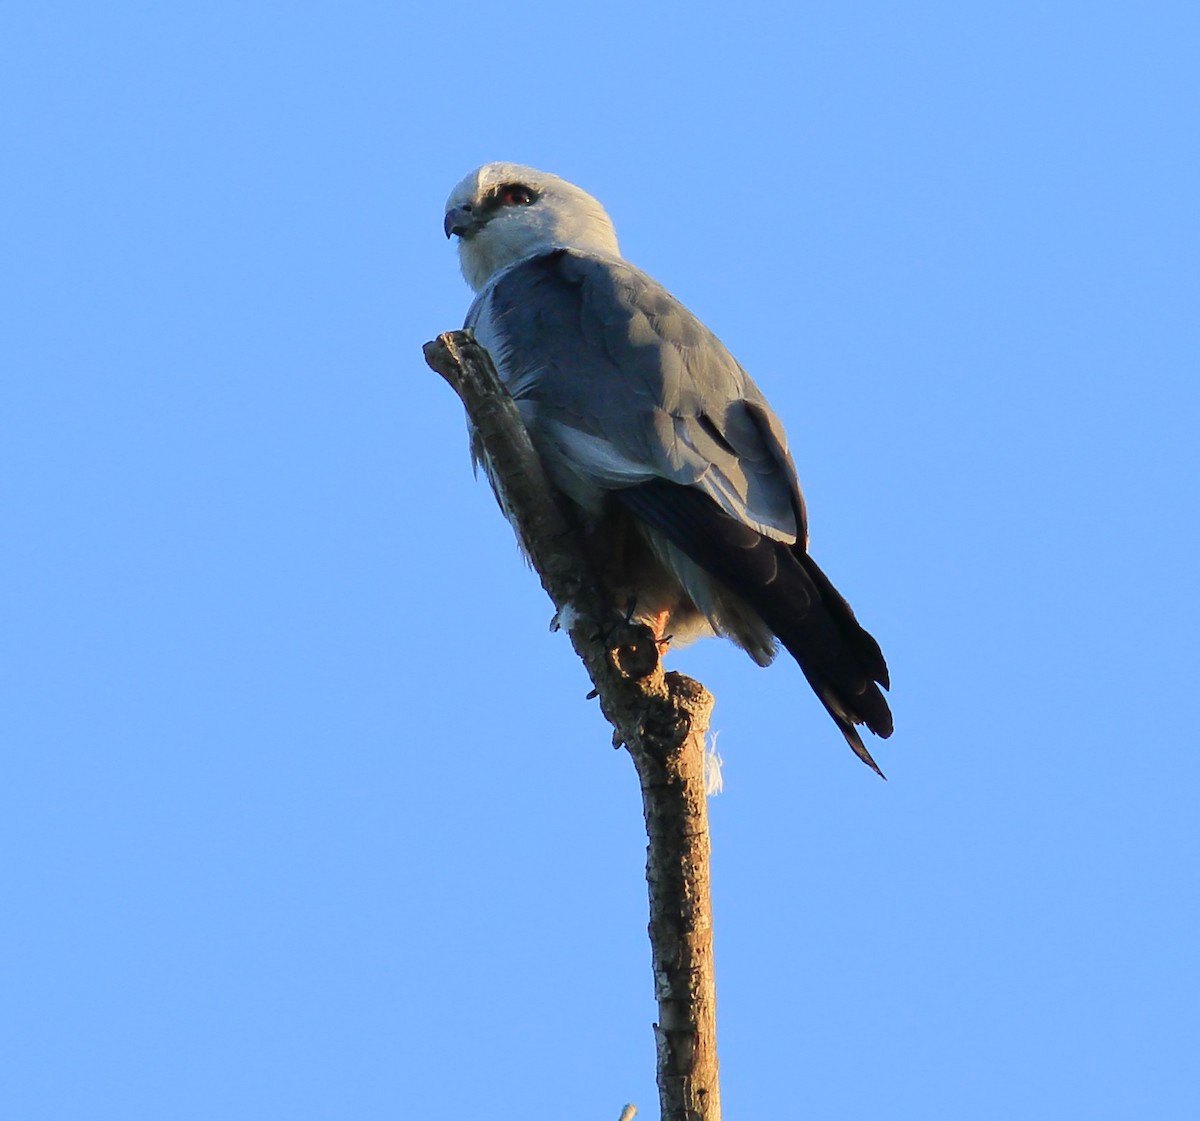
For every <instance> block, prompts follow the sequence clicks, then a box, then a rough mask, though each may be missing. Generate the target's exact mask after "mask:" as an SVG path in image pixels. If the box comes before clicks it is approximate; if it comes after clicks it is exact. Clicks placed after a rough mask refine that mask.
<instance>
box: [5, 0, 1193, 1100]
mask: <svg viewBox="0 0 1200 1121" xmlns="http://www.w3.org/2000/svg"><path fill="white" fill-rule="evenodd" d="M1198 30H1200V17H1197V15H1196V13H1195V9H1194V7H1193V6H1192V5H1187V4H1183V3H1179V4H1170V3H1157V2H1154V0H1150V2H1142V3H1138V4H1133V3H1100V4H1096V3H1092V4H1086V5H1085V4H1082V3H1079V4H1076V3H1055V4H1025V3H1016V4H1011V3H1010V4H996V3H978V4H970V5H965V4H950V3H924V4H910V5H898V4H896V5H893V4H884V3H879V2H875V3H853V2H851V3H839V4H837V5H833V4H826V5H801V6H798V7H796V8H794V9H784V8H783V7H782V6H779V7H776V6H767V5H758V4H753V3H751V4H744V5H740V6H738V7H737V8H736V10H734V11H725V10H718V9H715V8H705V9H703V10H699V11H697V10H693V8H692V7H691V6H686V7H685V6H673V5H655V6H651V10H648V11H647V10H645V9H644V7H643V6H642V5H635V4H627V3H623V2H615V3H609V4H606V5H594V4H581V5H575V6H571V7H569V8H568V7H566V6H563V7H561V8H560V9H558V10H548V9H544V8H536V7H528V6H527V7H524V8H521V7H516V8H514V7H512V6H494V5H493V6H488V7H486V9H484V10H480V11H472V10H468V9H457V10H455V9H437V10H435V8H434V6H433V5H429V6H427V7H426V8H425V9H424V10H421V11H416V12H414V11H411V10H405V6H402V5H395V4H367V3H347V4H340V5H332V4H298V5H281V4H280V5H272V4H259V3H249V4H240V5H233V4H224V3H220V2H212V0H210V2H208V3H205V4H203V5H199V4H193V3H186V2H185V3H180V4H173V5H138V4H127V3H113V4H108V5H103V6H101V5H82V4H78V3H61V4H54V3H46V4H39V5H37V6H34V5H25V6H24V10H18V11H15V12H13V13H10V15H9V16H8V19H7V27H6V33H5V36H4V41H3V43H2V44H0V56H2V57H0V106H2V108H0V113H2V114H3V117H4V122H3V145H4V152H5V156H6V164H7V165H8V169H9V170H8V171H7V172H6V174H5V182H4V194H5V197H6V202H5V206H4V213H5V221H4V222H3V223H2V224H0V239H2V241H0V276H2V277H3V281H2V282H3V286H4V306H5V315H4V316H3V321H2V322H0V361H2V366H3V374H4V376H3V378H2V379H0V426H2V429H3V431H0V503H2V506H3V520H4V524H5V527H6V530H7V532H6V534H5V546H4V550H3V554H2V555H0V567H2V570H3V580H2V591H0V612H2V617H3V627H2V632H0V659H2V660H3V672H2V673H0V694H2V697H0V700H2V706H0V737H2V741H3V747H4V751H3V755H2V756H0V758H2V760H3V764H2V765H3V774H2V776H0V844H2V851H3V852H4V853H5V854H6V856H5V859H4V860H3V861H2V862H0V891H2V893H3V899H4V903H5V905H4V917H3V920H2V921H0V1033H2V1037H3V1038H2V1049H3V1053H4V1055H5V1065H6V1066H10V1068H11V1069H10V1070H9V1071H8V1072H7V1073H6V1074H5V1076H4V1077H3V1078H2V1079H0V1115H3V1116H5V1117H12V1118H21V1119H23V1121H51V1119H54V1121H59V1119H63V1121H65V1119H72V1121H74V1119H77V1118H81V1117H87V1118H89V1119H96V1121H100V1119H104V1121H107V1119H109V1118H113V1119H118V1118H119V1119H121V1121H131V1119H140V1118H147V1119H149V1118H153V1119H155V1121H161V1119H163V1118H170V1119H187V1121H192V1119H196V1121H200V1119H204V1121H209V1119H211V1118H215V1117H220V1118H223V1119H224V1121H242V1119H247V1121H249V1119H254V1121H263V1119H269V1118H276V1117H278V1118H284V1117H286V1118H288V1121H317V1119H326V1118H339V1119H341V1118H349V1117H353V1118H356V1119H359V1121H362V1119H371V1118H405V1117H424V1116H437V1117H447V1118H454V1117H471V1118H497V1119H502V1118H507V1117H518V1116H519V1117H522V1118H528V1119H540V1118H546V1119H560V1118H564V1117H571V1118H601V1119H602V1118H606V1117H608V1118H614V1119H615V1118H616V1116H617V1114H618V1112H619V1110H620V1107H621V1105H622V1103H623V1102H625V1101H634V1102H637V1103H638V1104H639V1105H640V1106H641V1108H642V1111H643V1116H647V1117H652V1116H656V1095H655V1090H654V1085H653V1065H654V1055H653V1037H652V1033H651V1029H650V1024H651V1022H652V1020H653V1017H654V1009H653V1003H652V999H651V978H650V972H649V951H648V945H647V940H646V934H645V921H646V919H645V886H644V881H643V878H642V860H643V848H644V839H643V835H642V824H641V814H640V808H639V803H638V794H637V787H636V781H635V778H634V775H633V771H632V767H631V766H630V764H629V762H628V760H627V759H626V758H625V757H624V756H623V755H619V754H616V753H614V752H612V751H611V750H610V749H609V748H608V746H607V742H608V735H607V732H606V730H605V726H604V725H603V723H602V720H601V718H600V716H599V713H598V712H597V710H596V707H595V705H594V704H593V703H590V702H587V701H585V699H584V694H585V693H586V692H587V688H588V685H587V682H586V680H585V678H584V675H583V671H582V669H581V668H580V667H579V665H578V664H577V663H576V662H575V660H574V658H573V656H572V654H571V653H570V651H569V648H568V646H567V643H566V641H565V639H563V638H562V637H561V636H552V635H550V634H549V633H548V630H547V623H548V620H549V617H550V613H551V608H550V605H549V604H548V602H547V601H546V600H545V598H544V596H543V594H542V592H541V590H540V588H539V587H538V586H537V582H536V580H535V578H534V577H533V576H532V575H531V574H530V573H529V572H528V571H527V570H526V569H525V568H524V566H523V564H522V563H521V561H520V559H519V557H518V555H517V552H516V550H515V548H514V546H513V542H512V536H511V532H510V530H509V529H508V527H507V525H506V524H505V523H504V522H503V520H502V519H501V518H500V516H499V515H498V513H497V511H496V509H495V506H494V503H493V501H492V499H491V496H490V495H489V493H488V492H487V489H486V486H485V485H484V484H482V483H480V482H478V481H476V480H474V479H473V478H472V476H471V472H470V469H469V466H468V461H467V457H466V447H465V438H464V429H463V420H462V416H461V409H460V407H459V406H458V403H457V401H456V400H455V399H454V398H453V396H452V395H451V394H450V392H449V391H448V390H447V389H446V387H445V386H444V385H443V384H442V382H441V381H440V380H439V379H438V378H437V377H436V376H435V375H433V374H432V373H431V372H429V371H428V370H427V369H426V368H425V366H424V364H423V362H422V359H421V355H420V345H421V343H422V342H424V341H425V340H426V339H428V338H432V337H433V336H434V335H436V334H437V333H438V332H440V331H442V330H446V329H449V328H452V327H455V326H457V325H458V324H459V323H460V322H461V318H462V315H463V314H464V312H465V310H466V307H467V305H468V302H469V293H468V290H467V288H466V286H465V285H464V284H463V282H462V280H461V278H460V277H459V275H458V273H457V263H456V260H455V257H454V254H453V251H452V249H451V247H450V246H449V245H447V243H446V242H445V240H444V239H443V237H442V233H441V214H442V204H443V201H444V199H445V197H446V195H447V193H448V192H449V190H450V188H451V187H452V186H453V185H454V183H456V182H457V181H458V180H459V179H460V178H461V177H462V176H463V175H464V174H465V173H466V172H467V171H469V170H470V169H471V168H473V167H474V166H476V165H478V164H479V163H482V162H485V161H487V160H492V159H511V160H516V161H520V162H525V163H530V164H533V165H535V166H539V167H542V168H544V169H546V170H550V171H554V172H557V173H558V174H561V175H564V176H566V177H568V178H571V179H573V180H575V181H577V182H579V183H580V184H581V185H583V186H584V187H586V188H587V189H589V190H590V191H592V192H593V193H594V194H596V195H597V196H598V197H599V198H601V199H602V200H603V201H604V202H605V204H606V205H607V206H608V209H609V211H610V213H611V214H612V216H613V218H614V220H615V221H616V223H617V227H618V230H619V232H620V234H621V238H622V245H623V248H624V251H625V253H626V254H627V256H629V257H630V258H631V259H632V260H634V261H635V262H636V263H637V264H639V265H640V266H642V267H643V268H645V269H647V270H648V271H649V272H651V273H652V274H653V275H655V276H656V277H658V278H659V279H660V280H661V281H662V282H663V283H665V284H666V285H667V286H668V287H669V288H670V289H671V290H672V291H673V292H674V293H675V294H676V295H678V296H679V297H680V298H681V299H683V300H684V302H685V303H687V304H688V305H689V306H690V307H691V308H692V309H693V310H694V311H696V312H697V313H698V314H699V315H700V316H701V317H702V318H703V319H704V320H705V321H706V322H707V323H708V324H709V325H710V326H711V327H712V328H713V329H714V330H715V331H716V332H717V333H718V334H719V335H720V336H721V338H722V339H723V340H724V341H725V342H726V344H727V345H728V346H729V347H730V348H731V349H732V350H733V352H734V353H735V354H736V355H737V356H738V358H739V359H740V360H741V362H742V363H743V364H744V365H745V366H746V367H747V369H748V370H750V371H751V373H752V374H753V375H754V377H755V378H756V380H757V381H758V382H759V384H760V385H761V386H762V387H763V389H764V390H765V391H766V393H767V394H768V395H769V397H770V399H771V401H772V403H773V405H774V407H775V409H776V411H777V412H778V413H779V414H780V415H781V416H782V417H783V419H784V421H785V423H786V424H787V427H788V431H789V434H790V438H791V442H792V447H793V451H794V454H795V457H796V460H797V463H798V466H799V469H800V472H801V477H802V480H803V481H804V484H805V489H806V494H807V497H808V501H809V508H810V515H811V522H812V534H813V543H812V547H813V552H814V555H815V556H816V557H817V559H818V560H819V562H820V563H821V564H822V566H823V567H824V568H826V569H827V570H828V571H829V572H830V573H831V575H832V576H833V577H834V579H835V580H836V582H837V583H838V584H839V586H841V587H842V588H843V590H844V591H845V592H846V594H847V595H848V596H849V598H850V599H851V601H852V602H853V603H854V605H855V607H856V609H857V611H858V613H859V615H860V618H862V619H863V621H864V622H865V623H866V624H867V625H868V627H869V628H870V629H871V630H872V631H873V632H874V633H875V634H876V635H877V636H878V638H879V639H880V641H881V642H882V644H883V646H884V648H885V650H886V652H887V655H888V659H889V662H890V664H891V667H892V677H893V682H894V689H893V702H894V708H895V712H896V724H897V731H896V735H895V737H894V738H893V739H892V740H890V741H889V742H888V743H887V744H885V745H880V749H879V750H878V751H877V752H876V755H877V757H878V759H879V761H880V764H881V765H882V766H883V768H884V770H885V771H886V772H887V773H888V775H889V778H890V780H891V781H890V782H888V783H886V784H885V783H882V782H879V781H878V780H877V779H876V778H875V777H874V776H873V775H871V774H870V773H869V772H868V771H867V770H866V769H865V768H863V767H862V766H861V765H859V764H858V763H857V762H856V761H855V760H854V759H853V757H852V756H851V755H850V753H849V752H848V751H847V750H846V748H845V745H844V744H843V743H842V741H841V738H840V736H839V735H838V734H837V732H836V729H834V728H833V726H832V725H831V724H830V723H829V721H828V719H827V717H826V716H825V715H824V713H823V712H822V711H821V709H820V706H819V705H818V704H817V702H816V701H815V700H814V698H813V697H812V696H811V695H810V693H809V691H808V689H807V687H806V686H805V684H804V682H803V679H802V678H801V676H800V674H799V672H798V671H797V670H796V669H795V667H794V666H792V665H790V664H784V663H783V662H780V663H779V664H778V665H776V666H775V667H773V668H772V669H770V670H768V671H761V670H758V669H757V668H756V667H755V666H753V665H752V664H751V663H750V662H749V660H748V659H746V658H745V657H744V656H743V655H741V654H740V653H739V652H738V651H736V650H734V649H732V648H731V647H728V646H726V645H724V644H720V643H715V642H710V643H707V644H701V645H698V646H696V647H693V648H690V649H688V650H686V651H682V652H680V653H679V654H678V655H677V656H676V657H675V658H674V659H673V663H674V665H676V666H677V667H678V668H681V669H683V670H685V671H686V672H689V673H692V674H693V675H695V676H697V677H699V678H700V679H701V680H703V681H704V682H705V683H706V684H707V685H708V686H709V687H710V688H711V689H712V690H713V692H714V693H715V694H716V696H717V710H716V715H715V721H714V723H715V727H716V728H717V729H718V730H719V749H720V751H721V753H722V755H723V756H724V758H725V783H726V789H725V792H724V793H723V794H722V795H721V796H720V797H719V798H717V799H716V800H715V801H714V802H713V803H712V806H711V811H712V828H713V840H714V846H715V857H714V878H715V900H714V901H715V910H716V942H717V963H718V997H719V1007H720V1027H719V1030H720V1051H721V1060H722V1071H723V1079H722V1082H723V1091H724V1097H725V1102H726V1112H727V1115H728V1116H730V1117H745V1118H752V1117H760V1118H765V1117H774V1118H789V1117H806V1116H811V1117H820V1118H823V1119H827V1121H839V1119H847V1121H849V1119H858V1118H863V1117H868V1116H870V1117H886V1118H904V1119H907V1118H913V1119H916V1118H920V1119H922V1121H928V1119H929V1118H950V1117H953V1118H956V1119H971V1121H990V1119H997V1121H999V1119H1004V1121H1010V1119H1011V1118H1013V1117H1020V1118H1023V1119H1025V1121H1050V1119H1055V1121H1057V1119H1059V1118H1063V1117H1080V1118H1088V1119H1089V1121H1107V1119H1124V1118H1138V1119H1141V1118H1151V1117H1152V1118H1155V1119H1156V1121H1172V1119H1183V1118H1191V1117H1193V1116H1194V1115H1195V1113H1194V1111H1195V1103H1196V1101H1197V1100H1198V1099H1200V1085H1198V1084H1197V1083H1198V1081H1200V1079H1198V1076H1197V1073H1196V1063H1195V1054H1196V1049H1197V1045H1198V1043H1200V1024H1198V1022H1197V1021H1198V1019H1200V1016H1198V1014H1197V1012H1196V1008H1197V991H1196V988H1197V984H1196V983H1197V978H1198V973H1200V970H1198V968H1197V961H1196V947H1197V945H1200V929H1198V928H1200V922H1198V913H1197V899H1196V894H1197V893H1196V888H1197V882H1198V876H1197V872H1198V867H1197V865H1198V859H1197V858H1198V856H1200V851H1198V850H1200V845H1198V843H1197V835H1196V808H1195V807H1196V804H1197V796H1198V793H1200V792H1198V790H1197V778H1198V777H1200V775H1198V772H1200V764H1198V762H1197V746H1198V744H1197V735H1196V730H1195V721H1194V720H1193V719H1192V717H1191V712H1190V710H1191V707H1192V705H1193V703H1194V698H1195V697H1196V694H1197V689H1196V684H1195V680H1194V677H1193V674H1192V661H1193V657H1194V654H1193V651H1194V645H1195V634H1196V630H1197V602H1196V600H1197V597H1196V594H1195V591H1194V588H1195V576H1194V573H1193V568H1194V559H1193V558H1194V554H1195V548H1196V544H1197V536H1198V535H1197V524H1196V522H1197V516H1196V507H1197V499H1196V482H1197V478H1198V471H1197V468H1198V466H1200V465H1198V463H1197V458H1198V456H1197V449H1196V416H1197V408H1196V406H1197V404H1198V401H1197V396H1198V395H1197V391H1196V375H1197V359H1198V356H1200V346H1198V345H1197V343H1198V341H1200V340H1198V339H1197V334H1198V331H1197V315H1196V295H1197V285H1196V260H1197V250H1198V248H1200V239H1198V238H1197V218H1196V199H1197V198H1200V182H1198V178H1200V176H1198V175H1197V156H1196V150H1197V149H1196V143H1195V119H1196V107H1197V97H1196V95H1197V85H1198V82H1197V78H1196V66H1195V51H1196V43H1197V31H1198Z"/></svg>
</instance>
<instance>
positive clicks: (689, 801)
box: [425, 331, 721, 1121]
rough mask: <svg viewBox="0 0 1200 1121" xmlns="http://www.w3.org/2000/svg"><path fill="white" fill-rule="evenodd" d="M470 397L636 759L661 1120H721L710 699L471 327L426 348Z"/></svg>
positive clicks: (526, 540)
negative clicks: (597, 558)
mask: <svg viewBox="0 0 1200 1121" xmlns="http://www.w3.org/2000/svg"><path fill="white" fill-rule="evenodd" d="M425 359H426V361H427V362H428V363H429V365H430V366H431V367H432V368H433V369H434V370H435V371H437V373H439V374H441V376H442V377H443V378H445V379H446V381H447V382H449V384H450V386H451V388H453V389H454V391H455V392H456V393H457V394H458V395H459V397H460V398H461V399H462V402H463V405H464V406H465V407H466V410H467V414H468V416H469V417H470V418H471V422H472V424H473V425H474V426H475V428H476V430H477V432H478V434H479V438H480V440H481V441H482V444H483V446H484V448H485V450H486V452H487V456H488V459H489V460H490V464H491V474H492V477H493V479H494V481H495V482H496V484H497V486H498V488H499V490H500V492H501V494H502V495H503V502H504V505H505V507H506V509H507V510H508V512H509V513H510V515H511V517H512V519H513V520H514V522H515V523H516V526H517V529H518V532H519V535H520V538H521V540H522V543H523V546H524V548H525V551H526V553H527V554H528V556H529V559H530V561H531V562H532V564H533V567H534V569H535V570H536V571H537V573H538V575H539V576H540V577H541V581H542V586H543V587H544V588H545V589H546V592H547V594H548V595H549V596H550V598H551V600H553V601H554V606H555V608H556V609H557V612H558V614H557V616H556V618H557V619H558V620H560V621H561V622H562V624H563V626H564V627H565V628H566V630H567V632H568V634H569V635H570V638H571V643H572V645H573V646H574V647H575V651H576V653H577V654H578V655H579V657H580V658H581V659H582V660H583V663H584V665H585V666H586V667H587V671H588V674H589V676H590V677H591V679H592V684H593V685H594V686H595V694H596V696H598V697H599V700H600V707H601V709H602V710H603V712H604V715H605V717H607V719H608V721H609V723H611V724H612V726H613V743H614V745H615V746H621V745H624V746H625V747H626V748H627V749H628V750H629V754H630V755H631V756H632V758H633V762H634V766H635V767H636V768H637V773H638V778H639V780H640V783H641V789H642V803H643V810H644V814H645V820H646V833H647V836H648V838H649V847H648V850H647V857H646V879H647V882H648V885H649V889H650V944H651V952H652V957H653V968H654V991H655V996H656V997H657V999H658V1023H657V1024H656V1025H655V1029H654V1030H655V1038H656V1041H657V1054H658V1090H659V1101H660V1104H661V1108H662V1119H663V1121H720V1117H721V1096H720V1089H719V1085H718V1081H717V1047H716V987H715V981H714V975H713V955H712V900H711V894H710V884H709V837H708V806H707V802H706V799H705V786H704V737H705V734H706V733H707V731H708V721H709V716H710V714H711V712H712V705H713V699H712V696H711V695H710V694H709V693H708V692H707V691H706V690H705V689H704V687H703V686H702V685H700V684H699V683H698V682H695V681H693V680H691V679H690V678H687V677H684V676H683V675H682V674H679V673H673V672H672V673H665V672H664V671H663V668H662V664H661V660H660V658H659V655H658V647H657V645H656V644H655V641H654V636H653V634H652V633H651V632H650V630H649V628H647V627H645V626H642V625H641V624H639V623H633V622H628V621H625V620H623V619H622V618H621V617H620V616H619V615H618V614H616V612H615V611H614V606H615V605H613V604H612V603H610V602H609V600H608V598H607V597H606V595H605V593H604V590H603V588H602V585H601V583H600V581H599V579H598V577H597V576H596V573H595V571H594V569H593V567H592V564H591V561H590V560H589V558H588V554H587V551H586V549H585V547H584V542H583V539H582V537H581V535H580V533H579V531H578V530H577V528H576V527H575V526H574V525H573V524H572V522H571V519H570V518H569V517H568V515H567V514H566V513H565V512H564V510H563V509H562V508H561V507H560V506H559V504H558V502H557V500H556V499H555V495H554V491H553V489H552V488H551V486H550V484H549V482H548V480H547V479H546V476H545V472H544V470H543V468H542V464H541V461H540V459H539V458H538V456H537V452H536V451H535V450H534V448H533V444H532V443H531V441H530V439H529V434H528V432H527V431H526V428H525V425H524V423H523V422H522V420H521V416H520V413H519V412H518V411H517V407H516V405H515V404H514V403H513V400H512V398H511V397H510V396H509V394H508V391H507V390H506V389H505V387H504V385H503V383H502V382H501V381H500V379H499V377H498V376H497V375H496V371H495V368H494V367H493V366H492V362H491V359H490V358H489V356H488V354H487V351H485V350H484V349H483V348H482V347H480V346H479V345H478V344H477V343H476V342H475V340H474V339H473V338H472V336H471V335H470V333H469V332H464V331H454V332H449V333H447V334H444V335H441V336H439V337H438V338H437V339H436V340H435V341H434V342H430V343H426V344H425Z"/></svg>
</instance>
